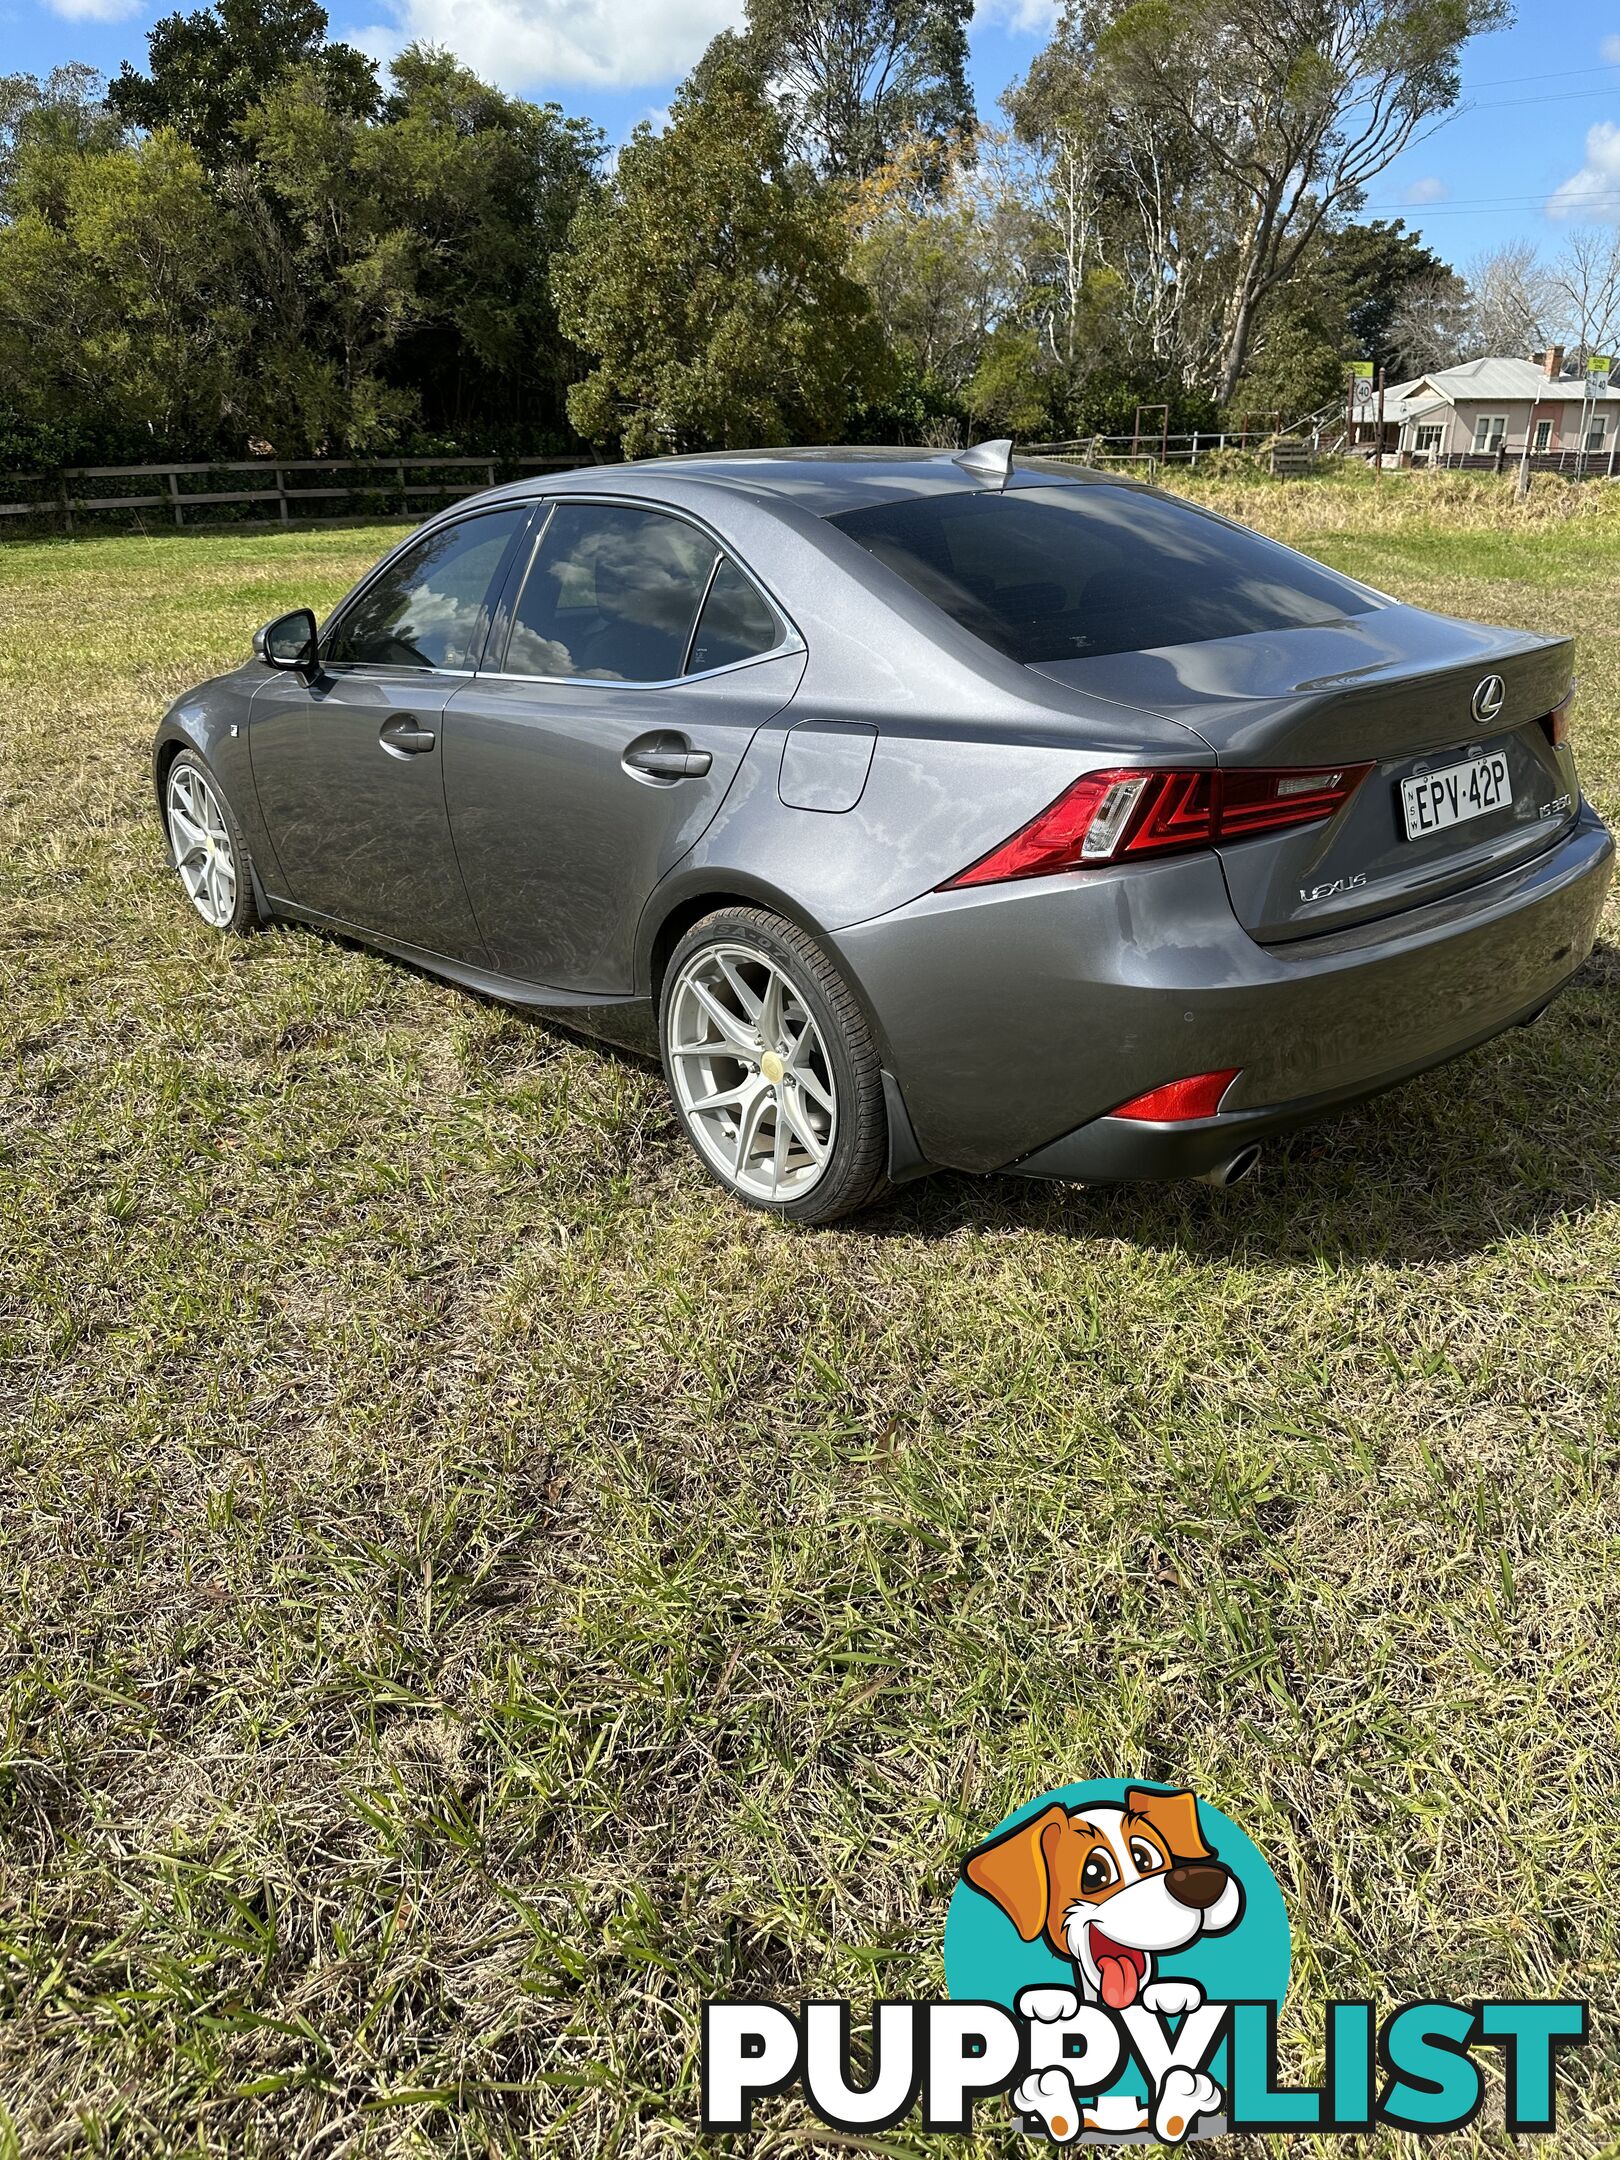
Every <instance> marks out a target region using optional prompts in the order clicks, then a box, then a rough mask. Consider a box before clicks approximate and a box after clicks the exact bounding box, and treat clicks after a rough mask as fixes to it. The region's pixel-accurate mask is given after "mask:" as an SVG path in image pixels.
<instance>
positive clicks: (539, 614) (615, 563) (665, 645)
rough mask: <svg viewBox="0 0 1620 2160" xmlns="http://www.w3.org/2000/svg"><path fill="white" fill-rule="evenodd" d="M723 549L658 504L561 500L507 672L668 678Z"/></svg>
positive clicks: (531, 578)
mask: <svg viewBox="0 0 1620 2160" xmlns="http://www.w3.org/2000/svg"><path fill="white" fill-rule="evenodd" d="M718 553H719V550H718V549H717V548H716V546H715V544H714V542H713V541H712V540H709V539H708V538H706V537H705V535H704V534H702V533H701V532H699V531H698V530H697V529H696V528H695V527H694V526H691V525H687V524H685V523H684V522H683V521H682V520H680V519H678V518H673V517H669V516H666V515H664V514H662V513H660V512H658V511H653V510H641V509H635V508H631V507H630V506H629V505H624V506H620V505H618V504H609V503H559V504H558V505H557V507H556V509H555V510H554V511H553V512H552V514H551V517H550V520H549V521H548V523H547V525H546V528H545V531H544V533H543V535H542V536H541V541H540V545H539V548H538V549H537V550H536V553H535V557H534V561H533V563H532V565H531V566H530V570H529V575H528V578H527V579H526V581H525V583H524V586H523V590H522V592H521V593H520V594H519V596H518V602H517V606H516V608H515V609H514V611H513V624H512V634H511V638H510V641H509V643H508V646H507V653H506V660H505V669H506V672H507V673H508V674H512V675H530V674H532V675H551V676H559V675H560V676H568V675H578V676H587V675H588V676H595V677H597V678H599V679H601V680H606V681H618V682H643V683H646V682H667V681H670V680H672V679H673V678H674V677H675V676H677V675H679V674H680V672H681V668H682V666H683V664H684V661H685V657H686V648H687V641H688V639H689V637H690V635H691V632H692V625H693V623H694V621H695V620H696V617H697V612H698V607H699V604H700V602H701V600H702V598H703V594H704V590H705V587H706V586H707V583H708V579H709V572H710V570H711V569H712V568H713V566H714V563H715V560H716V558H717V556H718Z"/></svg>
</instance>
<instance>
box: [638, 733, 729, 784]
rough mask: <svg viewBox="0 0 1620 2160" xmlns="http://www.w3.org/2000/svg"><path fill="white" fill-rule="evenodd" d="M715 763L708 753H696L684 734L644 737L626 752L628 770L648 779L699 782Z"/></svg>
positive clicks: (697, 751)
mask: <svg viewBox="0 0 1620 2160" xmlns="http://www.w3.org/2000/svg"><path fill="white" fill-rule="evenodd" d="M713 763H714V759H713V758H712V757H711V756H710V755H709V753H708V751H707V750H694V749H693V748H692V745H691V744H690V743H689V742H688V741H687V739H686V737H685V736H684V735H673V734H664V735H644V736H643V737H642V739H641V740H640V742H634V743H632V744H631V745H630V747H629V749H628V750H627V751H626V752H625V753H624V764H625V768H626V770H627V771H629V772H632V773H635V774H638V775H640V776H642V777H644V778H646V779H648V780H697V779H700V778H701V777H702V775H703V774H704V773H706V772H707V771H708V769H709V767H710V766H711V765H712V764H713Z"/></svg>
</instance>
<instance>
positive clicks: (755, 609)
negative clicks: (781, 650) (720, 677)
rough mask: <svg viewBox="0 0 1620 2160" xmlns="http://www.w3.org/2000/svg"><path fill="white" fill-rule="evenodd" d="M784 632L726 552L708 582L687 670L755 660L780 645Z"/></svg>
mask: <svg viewBox="0 0 1620 2160" xmlns="http://www.w3.org/2000/svg"><path fill="white" fill-rule="evenodd" d="M785 635H786V633H785V632H784V630H783V628H782V625H781V623H780V622H779V621H778V620H777V615H776V610H775V609H774V608H773V607H772V606H771V605H770V602H769V601H768V600H767V599H766V598H765V596H764V594H763V593H762V592H761V591H760V589H759V587H758V586H757V585H756V584H754V582H753V580H752V579H751V578H749V577H747V576H746V575H745V574H744V572H743V571H741V570H740V569H738V567H737V565H736V564H735V563H734V562H733V561H732V560H731V557H730V556H729V555H723V556H722V557H721V558H720V562H719V564H718V566H717V568H716V570H715V573H714V576H713V578H712V579H711V580H710V581H709V592H708V597H707V599H706V600H705V601H704V603H703V612H702V614H701V615H699V617H698V624H697V630H696V632H695V633H694V635H693V638H692V650H691V652H690V654H689V655H688V656H687V662H686V672H687V674H688V675H702V674H705V673H706V672H707V671H708V670H709V669H710V668H719V667H732V666H735V664H736V663H737V662H738V661H739V660H757V659H758V658H759V656H760V654H761V653H768V652H770V651H771V650H772V649H773V648H774V647H775V646H777V645H780V644H781V642H782V640H783V637H784V636H785Z"/></svg>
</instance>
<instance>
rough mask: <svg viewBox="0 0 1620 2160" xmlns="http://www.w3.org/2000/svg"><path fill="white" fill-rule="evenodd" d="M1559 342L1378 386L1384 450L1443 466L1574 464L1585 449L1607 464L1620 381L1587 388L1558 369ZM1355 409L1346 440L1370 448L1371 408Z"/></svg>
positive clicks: (1619, 424) (1619, 443)
mask: <svg viewBox="0 0 1620 2160" xmlns="http://www.w3.org/2000/svg"><path fill="white" fill-rule="evenodd" d="M1563 365H1564V348H1563V347H1562V346H1561V345H1554V346H1552V347H1551V348H1550V349H1549V350H1548V351H1547V352H1545V353H1537V354H1536V355H1535V357H1534V358H1533V359H1530V360H1466V361H1464V362H1463V364H1462V365H1461V366H1460V367H1449V368H1437V369H1434V370H1433V371H1431V372H1430V373H1429V374H1427V375H1419V376H1416V377H1415V378H1414V379H1413V380H1412V381H1411V382H1402V383H1390V384H1389V385H1387V386H1386V388H1385V391H1384V434H1383V446H1382V447H1383V450H1384V454H1385V457H1386V458H1388V457H1389V456H1390V454H1391V453H1392V452H1398V453H1399V454H1400V460H1401V463H1402V464H1403V465H1404V464H1415V465H1443V464H1452V463H1458V462H1461V461H1462V460H1463V459H1469V460H1472V459H1475V458H1479V459H1484V458H1489V459H1491V461H1492V463H1493V464H1502V463H1506V462H1509V461H1511V460H1514V459H1517V458H1518V457H1520V456H1522V454H1523V452H1524V448H1525V437H1526V434H1527V433H1528V435H1529V442H1530V451H1531V455H1532V456H1533V457H1535V458H1537V459H1540V458H1552V459H1555V460H1557V461H1558V462H1560V463H1563V462H1566V461H1567V462H1569V463H1573V462H1574V461H1575V459H1576V456H1577V454H1578V453H1580V452H1581V451H1582V450H1583V449H1584V452H1585V457H1584V459H1583V460H1582V462H1583V463H1584V464H1585V465H1586V467H1587V469H1588V470H1592V469H1593V468H1594V467H1596V469H1598V470H1600V471H1602V470H1607V469H1608V467H1609V462H1610V457H1611V454H1612V453H1613V452H1614V450H1615V449H1616V448H1617V447H1620V386H1617V387H1616V388H1615V389H1612V390H1608V391H1599V392H1596V393H1594V392H1592V391H1591V390H1589V389H1588V387H1587V384H1586V380H1585V378H1584V377H1583V376H1579V375H1574V376H1570V375H1565V374H1564V373H1563ZM1364 410H1365V417H1364V418H1363V417H1361V415H1359V414H1358V417H1357V424H1356V427H1355V429H1354V431H1353V442H1352V447H1354V448H1356V449H1359V450H1364V451H1365V452H1366V453H1367V454H1368V455H1369V456H1370V455H1371V453H1372V451H1373V449H1374V447H1375V442H1376V438H1377V435H1378V424H1377V412H1376V408H1373V409H1370V410H1366V409H1364Z"/></svg>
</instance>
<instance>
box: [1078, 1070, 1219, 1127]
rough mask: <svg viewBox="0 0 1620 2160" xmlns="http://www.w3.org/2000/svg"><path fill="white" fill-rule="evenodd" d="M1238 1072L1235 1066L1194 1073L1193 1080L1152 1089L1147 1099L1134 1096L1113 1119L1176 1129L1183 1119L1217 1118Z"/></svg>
mask: <svg viewBox="0 0 1620 2160" xmlns="http://www.w3.org/2000/svg"><path fill="white" fill-rule="evenodd" d="M1238 1071H1239V1068H1238V1067H1237V1066H1236V1065H1232V1066H1229V1067H1228V1068H1227V1070H1226V1071H1225V1072H1207V1073H1194V1074H1193V1076H1192V1078H1191V1079H1190V1080H1170V1081H1167V1082H1166V1083H1165V1085H1164V1086H1163V1087H1156V1088H1150V1089H1149V1090H1148V1092H1147V1094H1145V1095H1133V1096H1132V1097H1131V1099H1130V1101H1129V1102H1126V1103H1121V1104H1120V1106H1119V1108H1118V1109H1117V1110H1111V1111H1110V1112H1109V1116H1110V1117H1128V1118H1148V1119H1151V1120H1152V1122H1153V1123H1154V1124H1156V1125H1173V1124H1176V1123H1178V1122H1179V1121H1180V1120H1181V1119H1182V1118H1200V1117H1213V1116H1214V1115H1215V1113H1216V1111H1217V1110H1219V1108H1220V1107H1221V1097H1222V1096H1223V1095H1224V1094H1225V1093H1226V1091H1227V1089H1228V1088H1229V1087H1230V1086H1231V1085H1232V1082H1233V1081H1234V1080H1235V1079H1236V1078H1237V1076H1238Z"/></svg>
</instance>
